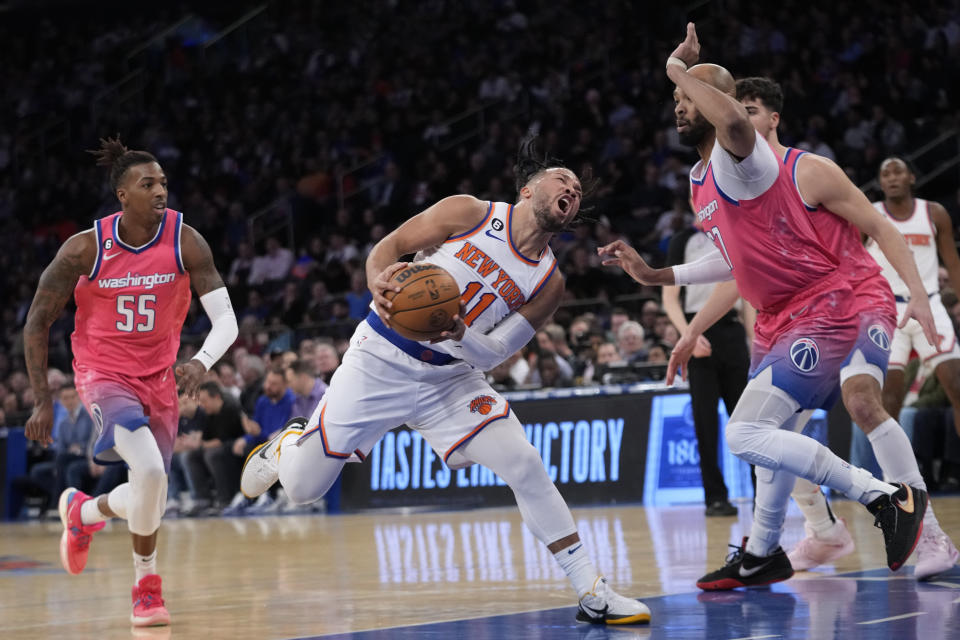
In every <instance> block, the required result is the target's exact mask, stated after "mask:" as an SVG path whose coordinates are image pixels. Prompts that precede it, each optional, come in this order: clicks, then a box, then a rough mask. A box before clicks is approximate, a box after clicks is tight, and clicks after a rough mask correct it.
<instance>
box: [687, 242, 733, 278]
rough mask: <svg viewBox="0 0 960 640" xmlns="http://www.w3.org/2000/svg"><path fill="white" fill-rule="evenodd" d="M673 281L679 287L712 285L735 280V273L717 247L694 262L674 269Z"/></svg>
mask: <svg viewBox="0 0 960 640" xmlns="http://www.w3.org/2000/svg"><path fill="white" fill-rule="evenodd" d="M672 268H673V279H674V280H675V281H676V283H677V284H678V285H686V284H710V283H713V282H724V281H726V280H733V272H732V271H730V267H729V266H728V265H727V261H726V260H724V259H723V254H721V253H720V250H719V249H717V248H716V247H714V248H713V251H711V252H710V253H708V254H706V255H705V256H703V257H701V258H700V259H698V260H694V261H693V262H687V263H684V264H677V265H674V266H673V267H672Z"/></svg>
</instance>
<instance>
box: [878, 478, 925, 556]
mask: <svg viewBox="0 0 960 640" xmlns="http://www.w3.org/2000/svg"><path fill="white" fill-rule="evenodd" d="M892 484H893V485H894V486H896V487H899V488H898V489H897V490H896V491H895V492H894V493H893V494H891V495H887V494H884V495H882V496H880V497H879V498H877V499H876V500H874V501H872V502H871V503H870V504H868V505H867V509H868V510H869V511H870V513H872V514H873V516H874V518H875V520H874V522H873V524H874V526H875V527H877V528H878V529H880V530H881V531H883V542H884V544H885V545H886V547H887V566H888V567H890V570H891V571H896V570H897V569H899V568H900V567H902V566H903V563H904V562H906V561H907V558H909V557H910V554H911V553H913V549H914V547H916V546H917V542H918V541H919V540H920V533H921V532H922V531H923V514H924V512H925V511H926V510H927V492H926V491H923V490H922V489H917V488H916V487H911V486H908V485H905V484H903V483H901V482H894V483H892Z"/></svg>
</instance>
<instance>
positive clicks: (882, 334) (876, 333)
mask: <svg viewBox="0 0 960 640" xmlns="http://www.w3.org/2000/svg"><path fill="white" fill-rule="evenodd" d="M867 335H868V336H869V337H870V342H872V343H873V344H875V345H877V346H878V347H880V348H881V349H883V350H884V351H890V336H888V335H887V331H886V329H884V328H883V327H881V326H880V325H878V324H872V325H870V328H868V329H867Z"/></svg>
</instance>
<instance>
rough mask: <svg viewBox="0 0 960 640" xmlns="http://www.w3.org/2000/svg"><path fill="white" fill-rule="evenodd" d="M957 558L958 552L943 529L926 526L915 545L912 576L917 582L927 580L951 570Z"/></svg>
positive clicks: (959, 555) (959, 554) (959, 553)
mask: <svg viewBox="0 0 960 640" xmlns="http://www.w3.org/2000/svg"><path fill="white" fill-rule="evenodd" d="M958 557H960V552H958V551H957V548H956V547H955V546H953V542H951V541H950V538H949V536H947V534H946V533H944V532H943V529H941V528H940V527H935V526H927V527H926V528H924V530H923V533H922V534H921V535H920V541H919V542H918V543H917V566H915V567H914V568H913V575H914V576H915V577H916V578H917V580H929V579H930V578H932V577H934V576H936V575H938V574H941V573H943V572H944V571H947V570H949V569H952V568H953V566H954V565H955V564H957V558H958Z"/></svg>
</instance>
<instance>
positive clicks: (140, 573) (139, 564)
mask: <svg viewBox="0 0 960 640" xmlns="http://www.w3.org/2000/svg"><path fill="white" fill-rule="evenodd" d="M133 569H134V571H136V575H137V584H139V583H140V581H141V580H142V579H143V578H144V577H146V576H149V575H153V574H156V573H157V550H156V549H154V550H153V553H151V554H150V555H148V556H142V555H140V554H139V553H137V552H136V551H134V552H133Z"/></svg>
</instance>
